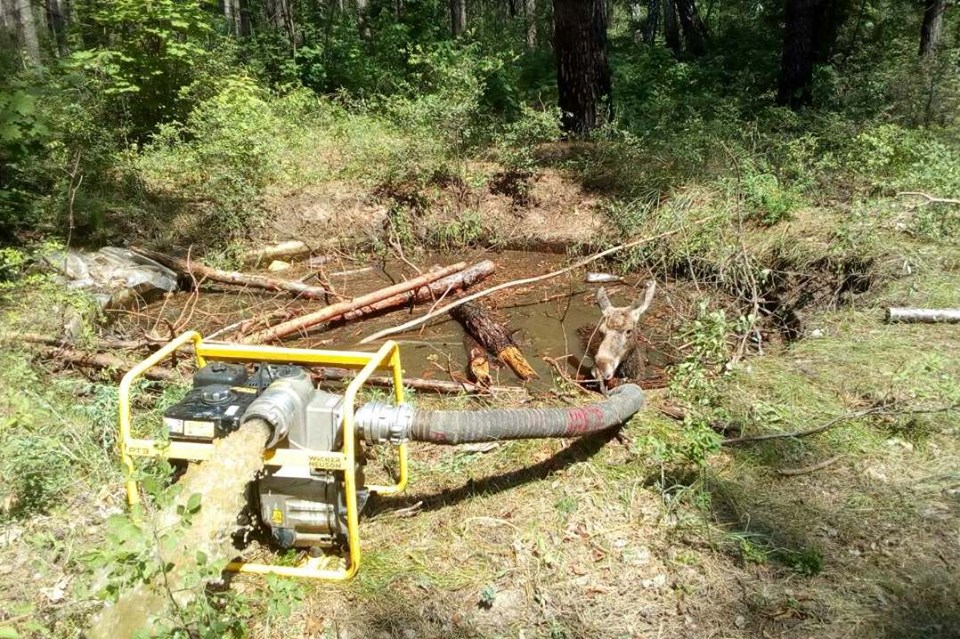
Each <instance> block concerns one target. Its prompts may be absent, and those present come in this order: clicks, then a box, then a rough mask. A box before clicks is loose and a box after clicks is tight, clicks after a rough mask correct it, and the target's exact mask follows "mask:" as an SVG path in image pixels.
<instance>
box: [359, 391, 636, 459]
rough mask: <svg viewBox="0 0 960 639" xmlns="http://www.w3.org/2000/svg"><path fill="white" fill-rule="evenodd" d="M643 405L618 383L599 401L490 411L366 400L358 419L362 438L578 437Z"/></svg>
mask: <svg viewBox="0 0 960 639" xmlns="http://www.w3.org/2000/svg"><path fill="white" fill-rule="evenodd" d="M641 408H643V391H642V390H641V389H640V387H639V386H637V385H636V384H624V385H622V386H618V387H616V388H615V389H613V390H612V391H610V394H609V395H608V396H607V397H606V398H605V399H603V400H602V401H599V402H596V403H594V404H588V405H586V406H576V407H569V408H501V409H493V410H455V411H448V410H414V409H412V408H410V407H408V406H390V405H387V404H380V403H374V404H366V405H364V406H362V407H361V408H360V410H358V411H357V414H356V421H357V425H358V427H359V429H360V431H361V432H362V433H363V436H364V439H366V440H367V441H369V442H371V443H383V442H386V441H393V442H396V441H402V440H404V439H412V440H414V441H423V442H431V443H434V444H447V445H456V444H467V443H474V442H492V441H500V440H507V439H539V438H546V437H582V436H584V435H590V434H592V433H597V432H600V431H603V430H606V429H608V428H612V427H613V426H618V425H620V424H623V423H624V422H626V421H627V420H628V419H630V418H631V417H632V416H633V414H634V413H636V412H637V411H639V410H640V409H641Z"/></svg>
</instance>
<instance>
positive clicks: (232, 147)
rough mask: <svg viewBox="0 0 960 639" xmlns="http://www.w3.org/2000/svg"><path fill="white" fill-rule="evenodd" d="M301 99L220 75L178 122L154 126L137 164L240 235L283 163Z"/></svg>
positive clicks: (225, 229)
mask: <svg viewBox="0 0 960 639" xmlns="http://www.w3.org/2000/svg"><path fill="white" fill-rule="evenodd" d="M302 97H303V96H300V95H293V96H290V97H288V98H286V99H282V100H277V99H274V98H273V97H272V96H271V95H270V94H269V93H268V92H267V91H265V90H264V89H262V88H260V87H259V86H258V85H257V84H256V83H255V82H253V80H251V79H250V78H249V77H247V76H233V77H228V78H223V79H222V80H221V82H220V89H219V91H218V92H217V93H216V94H215V95H214V96H212V97H211V98H209V99H207V100H204V101H202V102H200V103H199V104H198V105H197V106H196V108H194V109H193V111H191V112H190V114H189V117H188V118H187V120H186V122H185V123H184V124H182V125H180V124H166V125H161V126H160V128H159V129H158V131H157V133H156V135H155V136H154V138H153V141H152V142H151V143H150V144H148V145H147V146H146V147H145V148H144V150H143V155H142V156H141V157H140V158H139V159H136V160H135V162H136V166H137V167H138V168H139V169H140V170H142V171H143V172H144V174H145V175H146V176H147V178H148V179H149V180H150V181H152V182H154V183H157V184H164V185H167V187H168V188H169V187H170V186H172V187H174V188H176V189H177V190H178V191H180V192H181V193H185V194H189V195H191V196H193V197H197V198H204V199H207V200H209V201H210V202H211V204H212V211H211V212H210V213H211V215H210V217H211V218H212V219H211V221H212V222H213V223H214V226H215V228H218V229H220V230H221V231H222V232H224V233H225V234H226V235H229V234H230V233H234V234H237V233H242V232H244V231H245V230H247V228H248V226H249V224H250V223H251V222H252V221H254V219H255V217H256V215H257V213H258V202H259V198H260V196H261V195H262V194H263V193H264V190H265V189H266V187H267V185H268V184H269V183H270V182H271V181H272V180H274V179H276V178H277V176H278V175H279V174H280V173H281V172H282V171H283V169H284V168H285V162H284V155H285V154H284V150H285V148H284V142H285V141H287V140H288V139H289V136H290V135H292V133H293V128H292V127H293V121H294V120H295V119H296V118H297V117H298V116H300V115H303V111H302V109H303V108H304V104H305V101H304V100H303V99H302ZM284 111H286V112H284ZM224 239H225V238H224Z"/></svg>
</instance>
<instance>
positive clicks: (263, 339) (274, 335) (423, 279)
mask: <svg viewBox="0 0 960 639" xmlns="http://www.w3.org/2000/svg"><path fill="white" fill-rule="evenodd" d="M466 266H467V265H466V264H465V263H464V262H458V263H456V264H454V265H452V266H446V267H443V268H441V269H437V270H435V271H430V272H429V273H424V274H423V275H421V276H420V277H415V278H413V279H411V280H407V281H406V282H400V283H399V284H394V285H393V286H388V287H387V288H383V289H380V290H378V291H373V292H372V293H367V294H366V295H361V296H360V297H358V298H356V299H353V300H347V301H344V302H338V303H337V304H331V305H330V306H327V307H325V308H322V309H320V310H319V311H314V312H313V313H308V314H306V315H302V316H300V317H295V318H293V319H291V320H288V321H286V322H282V323H280V324H277V325H276V326H273V327H271V328H268V329H264V330H262V331H259V332H257V333H253V334H252V335H250V336H249V337H247V339H245V340H244V341H245V342H247V343H267V342H272V341H274V340H278V339H280V338H282V337H286V336H287V335H291V334H293V333H297V332H299V331H304V330H306V329H308V328H311V327H313V326H316V325H317V324H321V323H323V322H329V321H330V320H333V319H337V318H339V317H341V316H344V315H347V314H349V313H351V312H354V311H358V310H360V309H363V308H365V307H368V306H371V305H373V304H376V303H377V302H380V301H383V300H385V299H387V298H389V297H394V296H396V295H399V294H401V293H406V292H408V291H413V290H416V289H419V288H421V287H423V286H425V285H427V284H430V283H432V282H436V281H437V280H439V279H441V278H444V277H447V276H448V275H453V274H454V273H457V272H459V271H462V270H463V269H464V268H466Z"/></svg>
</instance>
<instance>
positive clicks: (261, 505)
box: [163, 362, 369, 548]
mask: <svg viewBox="0 0 960 639" xmlns="http://www.w3.org/2000/svg"><path fill="white" fill-rule="evenodd" d="M342 403H343V397H342V396H341V395H337V394H334V393H329V392H326V391H324V390H320V389H317V388H314V386H313V383H312V382H311V380H310V375H309V373H308V372H307V370H306V369H305V368H303V367H300V366H292V365H283V364H269V363H259V364H255V365H254V366H253V370H252V372H251V371H248V369H247V368H246V367H245V366H243V365H242V364H230V363H225V362H213V363H210V364H207V365H206V366H204V367H202V368H200V369H199V370H198V371H197V372H196V374H195V375H194V377H193V388H192V389H191V390H190V391H189V392H187V394H186V396H185V397H184V398H183V400H181V401H180V402H179V403H177V404H175V405H173V406H171V407H170V408H168V409H167V410H166V411H165V412H164V415H163V421H164V425H165V427H166V430H167V434H168V436H169V438H170V439H171V440H174V441H194V442H205V443H209V442H212V441H213V440H214V439H215V438H220V437H224V436H226V435H228V434H230V433H231V432H233V431H236V430H237V429H239V428H240V427H241V426H242V425H243V424H244V423H245V422H247V421H250V420H252V419H260V420H262V421H264V422H266V423H267V424H268V425H269V426H270V429H271V437H270V440H269V442H268V444H267V448H278V447H279V448H300V449H305V450H310V451H335V450H340V449H341V448H342V446H343V442H342V433H341V406H342ZM357 445H358V446H359V445H360V442H359V441H358V442H357ZM362 465H363V455H362V454H357V455H356V471H355V472H356V475H355V476H356V478H357V482H356V483H357V486H358V487H359V488H358V490H357V504H358V506H359V508H360V509H361V510H362V509H363V506H364V505H365V504H366V501H367V496H368V494H369V491H368V490H367V489H366V488H365V487H364V486H363V472H362V471H363V467H362ZM250 495H251V502H252V503H251V504H250V510H251V511H253V513H256V515H257V516H258V518H259V520H260V522H261V523H262V525H263V527H264V528H265V529H266V530H268V531H269V533H270V537H271V538H272V540H273V542H274V543H275V544H276V545H277V546H278V547H280V548H292V547H311V548H312V547H317V548H329V547H333V546H339V545H342V544H343V543H344V541H345V539H346V534H347V522H346V500H345V498H344V486H343V481H342V479H341V478H340V476H339V473H336V472H334V471H333V470H326V469H323V468H316V467H313V466H311V467H304V466H289V465H288V466H268V467H266V468H265V470H264V472H263V473H262V474H261V476H259V477H257V478H256V479H255V480H254V481H253V483H252V486H251V490H250Z"/></svg>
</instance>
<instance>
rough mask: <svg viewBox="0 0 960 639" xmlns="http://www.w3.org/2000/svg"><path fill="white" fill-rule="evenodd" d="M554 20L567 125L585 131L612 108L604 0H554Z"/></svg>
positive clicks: (580, 132)
mask: <svg viewBox="0 0 960 639" xmlns="http://www.w3.org/2000/svg"><path fill="white" fill-rule="evenodd" d="M553 20H554V34H553V45H554V51H555V55H556V59H557V89H558V92H559V97H560V99H559V104H560V110H561V111H562V113H563V116H562V117H563V128H564V129H565V130H566V131H568V132H570V133H574V134H577V135H585V134H587V133H589V132H590V131H591V130H593V129H595V128H597V127H598V126H600V125H601V124H602V123H603V121H604V119H605V116H608V115H609V111H610V104H609V102H610V65H609V64H608V62H607V25H606V19H605V10H604V0H553Z"/></svg>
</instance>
